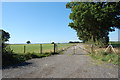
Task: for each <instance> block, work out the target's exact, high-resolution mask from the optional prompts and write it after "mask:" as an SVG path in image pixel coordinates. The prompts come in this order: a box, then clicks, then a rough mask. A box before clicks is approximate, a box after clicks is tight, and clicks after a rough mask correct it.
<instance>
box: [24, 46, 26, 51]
mask: <svg viewBox="0 0 120 80" xmlns="http://www.w3.org/2000/svg"><path fill="white" fill-rule="evenodd" d="M25 49H26V46H25V45H24V53H25Z"/></svg>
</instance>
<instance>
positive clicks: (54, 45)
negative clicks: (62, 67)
mask: <svg viewBox="0 0 120 80" xmlns="http://www.w3.org/2000/svg"><path fill="white" fill-rule="evenodd" d="M55 45H56V44H55V43H54V53H55V52H56V51H55V47H56V46H55Z"/></svg>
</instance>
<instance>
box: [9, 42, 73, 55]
mask: <svg viewBox="0 0 120 80" xmlns="http://www.w3.org/2000/svg"><path fill="white" fill-rule="evenodd" d="M72 45H73V44H14V45H10V47H11V49H12V50H13V52H14V53H40V54H42V53H48V52H53V53H57V52H60V51H63V50H65V49H66V48H68V47H70V46H72Z"/></svg>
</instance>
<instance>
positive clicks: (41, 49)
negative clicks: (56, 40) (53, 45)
mask: <svg viewBox="0 0 120 80" xmlns="http://www.w3.org/2000/svg"><path fill="white" fill-rule="evenodd" d="M40 53H41V54H42V44H40Z"/></svg>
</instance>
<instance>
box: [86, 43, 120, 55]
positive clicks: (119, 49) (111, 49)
mask: <svg viewBox="0 0 120 80" xmlns="http://www.w3.org/2000/svg"><path fill="white" fill-rule="evenodd" d="M85 47H86V50H87V51H88V52H89V53H96V52H101V51H102V52H108V53H115V54H120V45H119V44H117V45H116V44H110V45H105V46H104V47H99V46H96V45H93V44H87V45H86V46H85Z"/></svg>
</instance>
